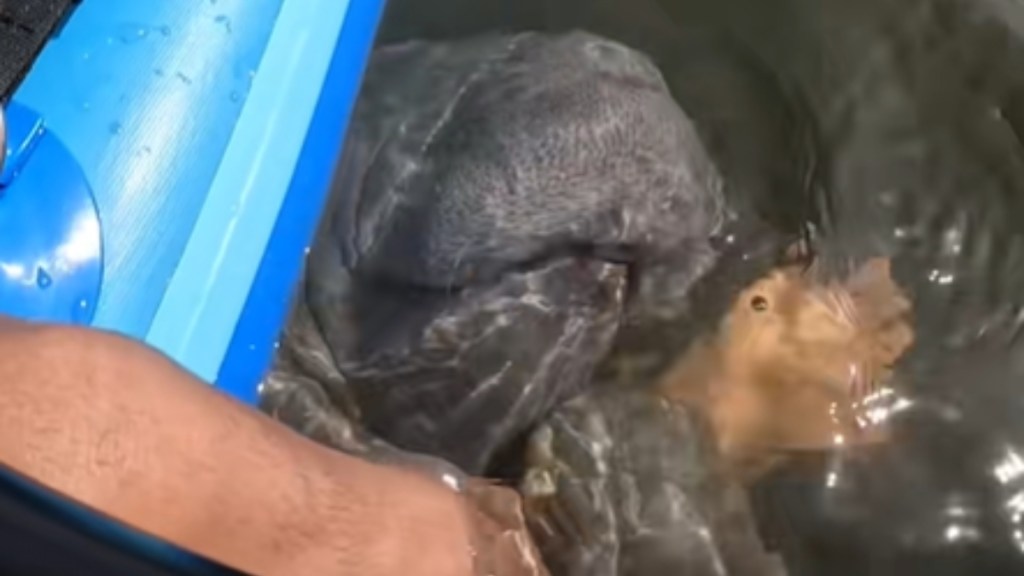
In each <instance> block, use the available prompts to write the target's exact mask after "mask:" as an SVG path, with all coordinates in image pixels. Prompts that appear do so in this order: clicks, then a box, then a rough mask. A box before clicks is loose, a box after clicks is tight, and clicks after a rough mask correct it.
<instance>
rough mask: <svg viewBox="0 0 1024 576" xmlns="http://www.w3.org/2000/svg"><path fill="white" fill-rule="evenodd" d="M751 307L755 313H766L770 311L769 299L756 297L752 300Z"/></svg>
mask: <svg viewBox="0 0 1024 576" xmlns="http://www.w3.org/2000/svg"><path fill="white" fill-rule="evenodd" d="M750 307H751V308H753V309H754V311H755V312H764V311H765V310H767V309H768V299H767V298H765V297H764V296H754V297H753V298H751V299H750Z"/></svg>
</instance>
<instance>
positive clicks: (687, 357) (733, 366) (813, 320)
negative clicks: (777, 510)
mask: <svg viewBox="0 0 1024 576" xmlns="http://www.w3.org/2000/svg"><path fill="white" fill-rule="evenodd" d="M909 312H910V302H909V301H908V300H907V298H906V297H905V296H904V295H903V293H902V291H901V290H900V289H899V287H898V286H896V284H895V283H894V282H893V280H892V278H891V275H890V269H889V261H888V260H886V259H881V258H878V259H874V260H871V261H868V262H867V263H865V264H864V265H863V266H862V267H861V268H860V269H859V270H857V271H856V272H854V273H853V274H852V275H851V276H850V277H849V278H847V279H846V280H844V281H843V282H832V283H829V284H821V283H816V282H815V281H814V280H813V279H812V277H811V275H810V274H808V273H807V272H806V271H805V270H804V269H803V268H802V267H798V266H790V267H785V268H780V269H777V270H775V271H773V272H772V273H771V274H770V275H768V276H767V277H765V278H762V279H760V280H758V281H757V282H755V283H754V284H753V285H751V286H750V287H748V288H747V289H745V290H744V291H743V292H742V293H741V294H740V296H739V298H738V299H737V300H736V302H735V303H734V304H733V306H732V307H731V308H730V309H729V311H728V313H727V314H726V317H725V318H724V320H723V322H722V324H721V326H720V327H719V329H718V331H717V333H716V334H715V335H714V336H713V337H711V338H709V339H706V340H704V341H701V342H698V343H697V344H695V345H694V346H692V347H691V348H690V349H689V350H688V351H687V352H686V353H685V354H684V355H683V356H682V357H681V358H680V360H679V361H678V362H677V363H676V364H675V365H674V366H673V367H672V368H671V369H670V370H669V371H668V372H667V373H666V375H665V376H664V378H663V379H662V381H661V382H660V383H659V390H660V392H661V393H662V394H664V395H665V396H666V397H667V398H669V399H670V400H673V401H678V402H684V403H687V404H690V405H693V406H695V407H698V408H700V409H702V410H704V411H705V412H706V413H707V414H708V416H709V418H710V420H711V422H712V423H713V425H714V428H715V432H716V436H717V439H718V444H719V449H720V450H721V452H722V454H723V457H724V459H725V462H726V463H727V466H728V467H729V468H731V469H732V470H733V471H734V472H737V473H739V474H740V475H741V476H742V477H745V478H748V479H749V478H751V477H756V476H757V475H759V474H760V473H762V472H763V471H765V470H766V469H768V468H770V467H771V465H772V464H773V463H774V462H775V461H777V460H778V459H779V458H780V457H783V456H784V454H785V453H787V452H793V451H798V450H822V449H828V448H833V447H843V446H855V445H864V444H870V443H876V442H879V441H882V440H884V439H885V437H886V435H887V426H886V423H885V422H872V421H871V420H870V418H868V417H867V413H866V410H865V406H866V405H867V404H870V402H871V401H872V398H873V397H875V396H877V395H878V394H879V392H880V391H881V390H882V385H883V384H884V382H886V380H887V379H888V378H889V376H890V374H891V366H892V365H893V363H895V362H896V361H897V360H898V359H899V357H900V356H901V355H902V354H903V353H904V352H905V351H906V350H907V349H908V348H909V347H910V345H911V344H912V343H913V338H914V337H913V330H912V328H911V326H910V323H909Z"/></svg>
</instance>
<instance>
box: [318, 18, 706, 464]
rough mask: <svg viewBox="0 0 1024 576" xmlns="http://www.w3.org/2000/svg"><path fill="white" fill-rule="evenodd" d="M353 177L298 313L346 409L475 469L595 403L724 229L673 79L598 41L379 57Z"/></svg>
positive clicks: (483, 44)
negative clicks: (313, 330)
mask: <svg viewBox="0 0 1024 576" xmlns="http://www.w3.org/2000/svg"><path fill="white" fill-rule="evenodd" d="M342 162H343V163H342V167H341V171H340V174H341V181H340V182H339V188H338V191H337V193H336V194H335V196H334V204H333V205H332V206H331V208H330V209H329V213H328V215H327V216H326V222H325V225H324V227H323V229H322V230H321V232H320V234H319V236H318V238H317V239H316V242H315V243H314V245H313V248H312V252H311V254H310V256H309V263H308V271H307V274H306V280H305V286H304V290H303V293H302V296H301V298H302V300H303V302H304V305H305V306H306V307H307V308H308V310H309V312H310V315H311V318H312V320H313V324H314V325H315V326H316V327H317V330H318V332H319V334H320V335H321V336H322V338H323V340H324V342H325V344H326V347H327V349H329V351H330V353H331V356H332V359H333V361H334V363H335V365H336V366H337V369H338V370H339V372H340V373H341V375H343V378H342V379H340V380H339V382H344V387H345V390H344V391H337V390H335V391H331V390H328V395H329V396H330V395H332V394H333V395H334V397H339V396H345V397H347V398H349V399H350V400H351V402H349V404H350V405H352V406H355V407H357V409H358V413H359V414H358V419H359V421H360V422H361V423H362V425H364V426H365V427H366V428H367V429H368V430H369V431H371V432H373V433H374V434H376V435H378V436H380V437H381V438H383V439H385V440H387V441H388V442H390V443H393V444H394V445H396V446H398V447H401V448H403V449H407V450H412V451H417V452H426V453H430V454H434V455H437V456H440V457H443V458H445V459H447V460H449V461H451V462H453V463H454V464H456V465H458V466H460V467H462V468H463V469H465V470H466V471H467V472H470V473H481V472H483V471H484V470H485V469H486V467H487V466H488V464H489V462H490V460H491V458H492V456H493V455H494V454H495V452H496V451H497V450H498V449H500V448H501V447H502V446H503V445H505V444H507V443H508V442H509V441H510V440H512V439H514V438H516V437H517V436H520V435H521V434H523V433H525V432H526V431H527V430H528V428H530V427H531V426H533V425H535V424H536V423H537V422H538V420H539V419H540V418H541V417H542V416H544V415H545V414H546V413H547V412H548V411H549V410H550V409H551V408H553V407H554V406H555V405H556V404H558V403H559V402H561V401H563V400H566V399H568V398H569V397H571V396H572V395H574V394H577V393H579V392H582V391H584V390H585V389H586V388H587V387H588V386H589V383H590V379H591V378H590V377H591V373H592V372H593V369H594V366H595V365H596V364H597V363H598V362H599V361H600V360H601V359H602V358H603V356H604V355H605V353H606V352H607V350H608V349H609V347H610V346H611V344H612V341H613V339H614V337H615V334H616V330H617V327H618V326H619V324H620V321H621V317H622V316H623V314H624V303H625V301H626V299H627V295H628V294H630V293H639V294H643V293H645V292H647V293H650V292H652V291H650V290H645V289H644V287H643V283H644V282H645V281H648V280H645V279H649V281H651V282H663V283H664V280H663V279H662V278H659V274H664V275H671V276H672V278H673V280H674V282H673V284H674V285H675V286H677V289H678V290H685V288H686V287H687V286H689V285H690V284H692V283H693V282H694V281H695V280H696V279H697V278H699V276H700V275H701V274H702V273H703V272H704V271H705V270H707V269H708V268H709V267H710V265H711V262H712V261H713V258H714V250H713V249H712V248H711V240H710V239H711V237H712V236H713V235H714V234H715V232H716V231H717V230H718V229H719V228H720V227H721V226H722V223H723V221H724V219H725V207H724V200H723V197H722V190H721V182H720V178H719V175H718V173H717V171H716V169H715V167H714V166H713V165H712V163H711V161H710V160H709V158H708V156H707V154H706V152H705V150H704V148H703V145H702V144H701V141H700V139H699V138H698V137H697V134H696V133H695V131H694V129H693V126H692V124H691V122H690V121H689V119H688V118H687V117H686V115H685V114H684V113H683V112H682V110H681V109H680V108H679V106H678V105H677V104H676V103H675V101H674V100H673V99H672V97H671V96H670V94H669V91H668V89H667V87H666V85H665V83H664V81H663V79H662V76H661V74H660V73H659V72H658V71H657V69H656V68H655V67H654V66H653V65H652V64H651V63H650V61H649V60H648V59H647V58H646V57H644V56H643V55H641V54H639V53H638V52H635V51H632V50H630V49H628V48H626V47H624V46H622V45H620V44H617V43H613V42H609V41H607V40H605V39H602V38H599V37H596V36H593V35H589V34H586V33H582V32H575V33H568V34H560V35H547V34H537V33H523V34H518V35H512V36H499V35H489V36H483V37H479V38H474V39H470V40H466V41H461V42H454V43H423V42H410V43H404V44H401V45H397V46H388V47H384V48H381V49H379V50H378V51H377V52H376V53H375V54H374V56H373V59H372V61H371V63H370V67H369V70H368V73H367V76H366V79H365V82H364V87H363V92H362V95H361V98H360V100H359V103H358V105H357V108H356V110H355V112H354V118H353V121H352V127H351V130H350V134H349V140H348V143H347V146H346V151H345V156H344V159H343V161H342ZM640 267H642V268H643V269H645V270H650V271H651V272H650V273H649V274H645V275H644V277H643V278H638V277H637V276H636V275H634V274H631V273H630V270H632V269H634V268H640Z"/></svg>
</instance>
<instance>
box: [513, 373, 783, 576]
mask: <svg viewBox="0 0 1024 576" xmlns="http://www.w3.org/2000/svg"><path fill="white" fill-rule="evenodd" d="M717 462H718V458H717V454H716V453H715V449H714V440H713V438H712V437H711V433H710V430H709V428H708V426H707V424H706V422H705V421H704V420H703V419H702V418H701V417H700V415H699V414H695V413H693V412H689V411H687V410H685V409H682V408H679V407H676V406H673V405H670V404H669V403H667V402H665V401H664V400H661V399H659V398H657V397H656V396H654V395H651V394H647V393H642V392H616V391H611V392H602V393H597V394H588V395H586V396H583V397H580V398H577V399H575V400H572V401H570V402H568V403H567V404H565V405H563V406H562V407H561V408H559V409H558V411H556V412H555V414H554V415H553V416H552V417H551V418H550V419H549V420H547V421H546V422H545V423H544V424H543V425H542V426H541V427H540V428H539V429H538V430H537V431H536V432H535V433H534V434H533V436H532V437H531V439H530V447H529V456H528V466H529V468H528V470H527V474H526V477H525V480H524V481H523V484H522V488H521V490H522V492H523V494H524V496H525V498H526V501H527V510H528V514H527V520H528V522H529V523H530V525H531V529H532V531H533V534H534V537H535V539H536V541H537V544H538V546H539V547H540V549H541V551H542V553H543V554H544V557H545V562H546V563H547V565H548V566H549V567H550V569H551V570H552V573H553V574H557V575H559V576H666V575H685V576H724V575H727V574H728V575H733V576H755V575H757V576H768V575H778V574H784V571H783V569H782V566H781V564H780V560H779V559H778V558H777V557H774V556H773V555H770V554H768V553H766V552H765V550H764V548H763V546H762V545H761V542H760V540H759V537H758V534H757V532H756V528H755V526H754V520H753V515H752V514H751V512H750V509H749V507H748V505H747V502H746V495H745V493H744V492H743V491H742V489H741V488H740V487H739V486H737V485H736V484H734V483H732V482H730V481H728V480H727V479H726V478H725V477H723V476H722V475H721V474H719V473H718V472H716V470H715V466H716V465H717Z"/></svg>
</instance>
